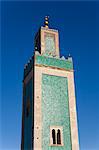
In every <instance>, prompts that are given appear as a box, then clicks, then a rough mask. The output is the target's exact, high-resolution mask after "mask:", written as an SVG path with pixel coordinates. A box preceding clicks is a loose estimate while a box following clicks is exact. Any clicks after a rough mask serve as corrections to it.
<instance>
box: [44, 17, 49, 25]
mask: <svg viewBox="0 0 99 150" xmlns="http://www.w3.org/2000/svg"><path fill="white" fill-rule="evenodd" d="M48 19H49V16H45V21H44V25H45V28H48V23H49V20H48Z"/></svg>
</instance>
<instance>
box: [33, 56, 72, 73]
mask: <svg viewBox="0 0 99 150" xmlns="http://www.w3.org/2000/svg"><path fill="white" fill-rule="evenodd" d="M35 63H36V64H42V65H45V66H52V67H57V68H63V69H68V70H70V69H71V70H73V63H72V62H71V61H68V60H62V59H57V58H52V57H45V56H40V55H36V56H35Z"/></svg>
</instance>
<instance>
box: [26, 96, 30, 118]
mask: <svg viewBox="0 0 99 150" xmlns="http://www.w3.org/2000/svg"><path fill="white" fill-rule="evenodd" d="M29 113H30V99H28V100H27V103H26V117H28V116H29Z"/></svg>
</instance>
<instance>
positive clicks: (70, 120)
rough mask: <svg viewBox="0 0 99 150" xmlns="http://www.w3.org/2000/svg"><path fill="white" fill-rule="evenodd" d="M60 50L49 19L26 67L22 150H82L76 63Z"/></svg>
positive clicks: (37, 37)
mask: <svg viewBox="0 0 99 150" xmlns="http://www.w3.org/2000/svg"><path fill="white" fill-rule="evenodd" d="M59 50H60V49H59V33H58V30H55V29H50V28H49V17H48V16H46V17H45V22H44V27H40V29H39V31H38V32H37V34H36V36H35V52H34V56H32V57H31V58H30V60H29V61H28V63H27V64H26V65H25V68H24V78H23V113H22V142H21V149H22V150H79V142H78V129H77V115H76V99H75V87H74V70H73V62H72V58H71V57H68V58H67V59H66V58H65V57H64V56H63V57H61V58H60V54H59Z"/></svg>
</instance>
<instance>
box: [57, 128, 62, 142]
mask: <svg viewBox="0 0 99 150" xmlns="http://www.w3.org/2000/svg"><path fill="white" fill-rule="evenodd" d="M57 144H61V131H60V130H59V129H58V130H57Z"/></svg>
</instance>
